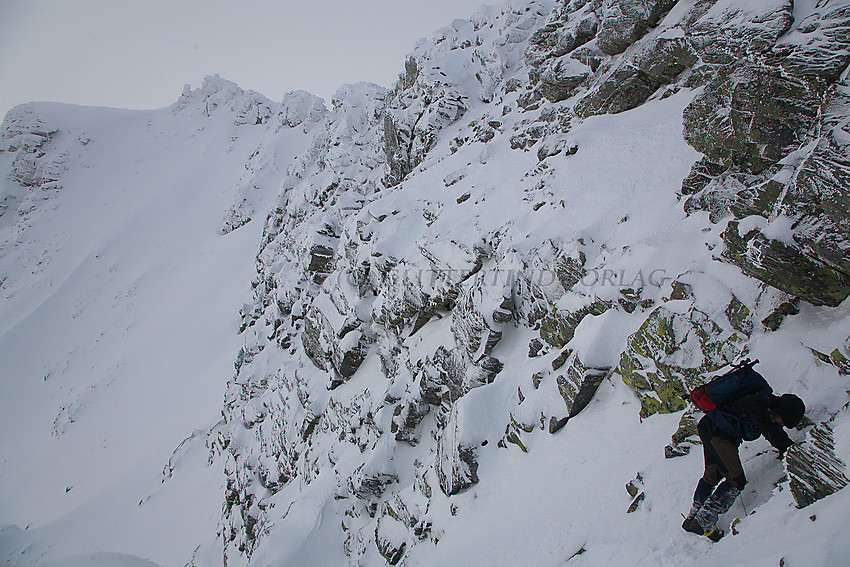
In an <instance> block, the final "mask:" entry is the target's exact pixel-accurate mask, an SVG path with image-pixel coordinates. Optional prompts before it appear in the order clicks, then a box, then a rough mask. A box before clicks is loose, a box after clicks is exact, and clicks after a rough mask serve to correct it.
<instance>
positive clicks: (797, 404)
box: [773, 394, 806, 427]
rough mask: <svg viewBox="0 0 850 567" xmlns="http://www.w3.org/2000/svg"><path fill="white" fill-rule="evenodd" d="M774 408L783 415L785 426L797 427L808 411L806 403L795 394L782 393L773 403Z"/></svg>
mask: <svg viewBox="0 0 850 567" xmlns="http://www.w3.org/2000/svg"><path fill="white" fill-rule="evenodd" d="M773 410H774V411H775V412H776V413H778V414H779V415H780V417H782V423H784V424H785V427H797V424H798V423H800V421H802V420H803V414H805V413H806V404H804V403H803V400H801V399H800V398H798V397H797V396H795V395H794V394H782V395H781V396H779V398H777V399H776V401H775V402H774V403H773Z"/></svg>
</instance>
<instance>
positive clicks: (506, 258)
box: [21, 0, 850, 565]
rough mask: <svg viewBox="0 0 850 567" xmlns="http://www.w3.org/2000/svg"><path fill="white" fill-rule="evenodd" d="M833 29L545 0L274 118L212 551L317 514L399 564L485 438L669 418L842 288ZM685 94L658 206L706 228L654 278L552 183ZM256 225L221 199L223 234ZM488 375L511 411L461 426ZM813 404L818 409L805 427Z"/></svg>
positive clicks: (236, 558) (481, 18)
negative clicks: (595, 412) (598, 414)
mask: <svg viewBox="0 0 850 567" xmlns="http://www.w3.org/2000/svg"><path fill="white" fill-rule="evenodd" d="M848 33H850V7H848V5H847V3H846V2H840V1H832V0H826V1H820V2H816V3H815V2H808V3H801V2H798V3H797V4H796V5H795V4H793V3H792V2H790V1H787V0H776V1H767V0H765V1H762V2H758V3H753V4H752V5H749V4H744V3H741V2H734V1H732V0H716V1H711V0H700V1H697V2H675V1H671V0H620V1H615V0H589V1H586V0H585V1H582V0H572V1H566V0H565V1H560V2H556V3H554V4H553V3H551V2H542V1H533V2H527V3H520V4H514V5H512V6H509V7H505V8H501V9H494V8H488V9H485V10H482V11H481V12H479V13H478V14H476V15H475V16H474V17H473V18H472V19H471V20H469V21H461V20H458V21H456V22H454V23H453V24H452V25H451V26H449V27H447V28H444V29H443V30H440V31H439V32H438V33H437V35H436V36H435V37H434V38H433V39H431V40H428V41H424V42H422V43H420V44H419V45H418V46H417V47H416V49H415V50H414V51H413V53H412V54H411V55H410V56H409V58H408V60H407V63H406V65H405V70H404V73H403V74H402V75H401V76H400V77H399V81H398V83H397V84H396V85H395V86H394V88H393V89H391V90H386V89H384V88H381V87H378V86H375V85H352V86H346V87H344V88H343V89H341V90H340V91H339V92H338V93H337V95H336V96H335V97H334V100H333V101H332V108H331V109H325V108H323V107H322V106H321V105H320V104H319V103H318V102H316V101H311V100H310V99H309V97H302V98H299V101H298V104H296V105H294V106H295V107H297V108H301V109H304V112H303V113H302V114H303V116H304V117H299V118H297V119H293V118H291V117H286V118H280V120H281V124H284V123H286V124H288V125H289V126H293V125H296V124H295V123H297V124H301V122H302V121H303V120H310V121H312V123H314V124H316V125H317V126H316V127H315V130H314V131H315V132H316V134H315V135H314V137H313V138H312V142H311V143H310V146H309V147H308V148H307V149H306V150H305V151H304V152H303V153H301V154H300V155H299V157H298V158H297V159H296V160H295V161H294V162H292V163H291V164H290V165H289V166H288V169H287V172H286V177H285V179H284V181H283V184H282V190H281V193H280V197H279V199H278V201H277V203H276V205H275V206H274V208H273V210H272V212H271V213H270V214H269V216H268V218H267V219H266V224H265V231H264V234H263V239H262V244H261V247H260V250H259V252H258V255H257V278H256V280H255V281H254V283H253V287H254V302H253V304H252V305H246V306H245V307H244V308H243V310H242V317H243V328H242V333H243V339H244V341H243V342H244V346H243V348H242V349H241V351H240V352H239V354H238V357H237V361H236V376H235V378H234V379H233V380H232V381H231V382H230V383H229V384H228V388H227V393H226V396H225V406H224V419H223V420H222V422H221V423H220V424H219V425H218V426H217V427H216V429H215V430H214V431H213V432H212V435H211V439H212V440H213V441H212V458H214V459H225V460H226V470H227V474H228V479H227V491H226V496H225V504H224V514H223V518H222V523H221V536H222V538H223V540H224V543H225V558H226V561H227V564H229V565H230V564H238V563H241V562H245V561H247V560H248V559H249V558H250V557H252V556H253V555H254V554H256V553H259V554H260V557H265V558H268V557H269V555H268V553H270V551H268V549H270V548H268V549H267V548H265V547H264V545H265V544H267V543H268V542H270V541H272V540H273V538H274V537H283V535H282V534H286V533H292V530H295V531H297V529H295V528H293V527H292V526H294V525H295V524H294V523H288V522H296V521H298V522H301V523H304V522H306V523H308V524H309V523H312V522H314V521H316V519H317V518H319V517H321V516H322V514H324V513H326V511H327V510H333V514H334V517H335V518H336V520H337V521H336V523H337V524H339V525H338V527H337V528H335V529H336V535H335V536H334V537H335V539H336V541H338V542H340V543H341V545H342V546H343V547H344V550H345V553H346V555H347V556H348V558H349V561H350V564H352V565H359V564H372V563H374V562H376V561H385V562H387V563H389V564H393V565H394V564H403V563H404V561H405V558H406V557H408V556H410V555H411V553H412V550H413V549H414V548H416V547H417V546H421V545H425V544H426V543H429V542H430V544H431V545H433V544H435V543H437V542H439V540H440V539H441V537H442V530H443V526H441V525H439V523H436V524H435V522H438V521H439V517H440V515H439V514H437V513H436V511H435V510H436V509H437V508H438V507H440V506H444V505H445V506H448V507H450V508H451V507H453V506H454V504H452V499H451V497H452V496H454V495H456V494H459V493H461V492H463V491H466V490H468V489H470V487H473V486H475V485H476V483H478V482H479V478H480V473H481V471H480V470H479V468H480V466H481V464H480V459H479V454H480V452H481V451H483V450H490V448H492V447H493V446H495V447H498V448H500V449H502V450H516V451H528V450H529V449H530V448H531V447H532V446H533V443H534V440H535V436H537V435H540V434H542V433H540V432H541V431H547V430H548V431H550V432H555V431H557V430H558V429H560V428H561V427H563V426H564V424H565V423H566V421H567V420H568V419H569V418H571V417H574V416H576V415H577V414H578V413H579V412H580V411H582V409H583V408H585V407H586V406H587V405H588V403H589V402H590V401H591V400H592V398H593V395H594V393H595V391H596V390H597V388H599V387H600V384H602V383H603V382H604V381H605V380H622V381H623V382H625V383H626V384H628V385H629V386H630V387H631V388H632V389H633V390H634V393H635V394H636V396H637V398H638V399H639V401H640V415H641V417H642V418H649V417H650V416H652V415H653V414H656V413H671V412H681V411H683V410H686V407H685V404H684V402H683V401H682V399H681V397H680V396H681V394H683V393H685V392H686V391H687V389H689V388H690V387H693V386H694V385H696V384H698V383H699V382H700V381H701V380H703V379H704V377H705V376H706V375H708V374H710V373H712V372H715V371H718V370H721V369H722V368H723V367H725V366H726V365H728V364H729V363H731V362H733V361H734V360H736V359H737V358H739V357H741V356H743V355H745V354H748V353H750V352H751V351H752V350H754V349H755V350H757V347H758V342H759V340H760V339H761V338H762V337H764V336H766V335H767V334H769V333H772V332H775V331H777V330H778V329H780V328H781V326H782V323H783V319H784V318H787V317H789V316H793V315H794V314H796V313H798V312H799V310H800V308H801V304H807V305H812V306H828V307H836V306H838V305H839V304H841V303H842V302H843V301H844V300H845V299H846V297H847V296H848V294H850V266H848V265H847V254H846V250H847V248H848V246H850V241H848V225H847V223H848V220H847V219H848V213H850V208H848V198H850V197H848V188H850V184H848V182H847V180H848V178H850V176H848V173H850V165H849V164H850V161H849V160H850V157H849V156H850V154H848V144H850V134H848V127H847V124H848V120H850V114H848V112H847V109H848V106H847V104H846V99H847V89H848V88H850V87H848V85H847V83H846V73H845V69H846V67H847V63H848V49H847V47H848V43H850V42H849V41H848V36H847V34H848ZM675 101H683V102H682V105H681V113H680V117H678V116H677V117H675V118H676V120H678V121H679V124H680V126H679V132H681V136H682V137H683V138H684V142H686V143H687V144H688V145H689V146H690V148H691V149H689V148H687V146H685V145H684V142H682V143H681V148H682V149H680V150H677V151H680V152H681V155H682V156H693V153H688V152H692V151H693V150H695V151H696V152H697V153H698V154H699V156H698V158H697V159H696V160H693V159H692V160H691V161H690V162H688V163H687V164H686V165H687V167H690V173H688V171H687V169H685V170H684V171H682V174H681V175H680V176H679V177H678V179H676V173H677V172H679V171H680V169H681V168H679V169H675V171H673V172H672V173H668V172H667V170H663V169H659V170H658V171H656V172H654V174H655V175H656V179H657V180H659V182H660V183H661V184H662V187H661V189H659V193H658V195H662V194H669V196H670V197H671V201H670V203H673V204H674V205H675V199H676V198H678V199H679V204H678V205H676V206H677V207H678V209H679V210H680V211H681V210H682V209H683V210H684V213H685V214H686V215H688V216H687V217H685V216H683V217H682V218H681V219H677V220H674V221H668V222H670V223H672V222H675V223H679V225H677V226H692V225H691V224H689V223H698V222H702V221H701V220H700V219H707V221H706V222H707V223H708V225H707V226H705V227H702V228H700V229H694V233H699V232H700V231H701V232H702V233H703V234H706V235H707V236H706V239H705V242H704V243H703V245H702V246H700V247H698V248H693V249H690V250H688V251H687V252H684V253H683V256H679V257H678V258H679V260H676V261H674V262H672V263H671V265H669V266H665V267H664V269H663V270H661V271H659V272H658V273H656V271H651V270H650V269H646V270H645V271H644V270H641V269H637V268H643V267H645V266H648V265H651V262H652V261H658V259H659V258H664V257H665V256H669V255H670V252H671V250H673V244H672V243H671V242H672V241H665V240H663V236H661V235H662V234H663V233H664V231H660V232H659V231H658V229H657V227H656V226H654V224H653V219H649V220H645V219H634V218H630V216H629V212H630V211H629V208H628V205H629V201H628V198H625V201H626V202H625V204H624V205H622V206H621V207H616V206H615V207H612V208H610V209H609V208H606V207H601V206H597V207H596V208H593V207H592V206H587V210H584V211H580V212H579V215H583V216H585V217H593V215H594V214H598V215H600V216H599V218H598V221H597V222H596V223H595V224H594V223H593V222H591V223H589V224H583V225H582V224H578V225H576V226H569V225H568V226H566V227H564V226H563V225H562V224H561V223H559V219H560V218H563V216H559V215H567V214H568V213H566V212H563V211H567V210H569V207H572V206H575V203H576V199H575V198H574V197H572V196H571V195H570V194H569V193H568V192H567V191H565V190H564V189H563V187H564V185H565V184H566V183H567V180H568V177H567V176H568V175H569V173H561V172H562V171H567V172H568V171H569V169H568V168H569V167H570V164H571V163H574V162H572V161H571V160H577V159H580V158H581V156H582V155H583V150H584V151H589V150H588V149H587V148H588V147H591V146H592V141H591V140H590V139H589V138H588V136H586V135H583V132H585V130H583V128H589V127H590V126H589V125H594V124H601V123H602V122H600V120H603V119H604V117H605V116H611V115H618V114H621V113H624V112H626V111H629V110H635V109H639V108H648V107H650V106H651V105H663V104H669V105H671V106H669V107H665V108H668V109H672V108H676V107H675ZM205 104H209V103H205ZM668 112H669V110H668ZM272 114H273V112H272V111H271V110H270V107H268V106H265V105H263V104H251V105H248V106H247V107H246V109H244V112H242V111H240V116H241V115H244V116H245V117H246V119H248V120H255V119H256V120H259V121H260V122H262V121H263V120H270V119H272V118H271V117H272ZM647 132H648V133H647V135H652V132H654V131H650V130H649V129H647ZM45 135H47V134H45ZM658 135H660V134H658ZM623 136H627V134H623ZM636 139H637V137H636ZM679 141H681V140H679ZM679 141H677V142H676V143H679ZM33 147H36V146H33ZM671 147H672V146H671ZM677 147H678V146H677ZM493 156H499V159H500V160H501V159H509V160H510V161H509V163H507V164H499V165H498V166H497V164H495V163H494V162H493V161H491V160H494V159H495V158H494V157H493ZM505 156H511V157H509V158H505ZM573 156H575V158H573ZM257 159H258V160H260V161H258V164H260V163H262V161H261V160H262V159H263V158H262V152H260V154H258V158H257ZM581 159H583V158H581ZM682 159H683V160H684V159H685V158H684V157H683V158H682ZM485 166H486V167H485ZM30 169H32V168H29V169H27V168H26V167H23V166H22V168H21V170H22V171H29V170H30ZM262 169H263V168H262V167H257V168H254V169H253V173H252V175H253V174H259V173H257V172H261V171H262ZM491 169H492V171H495V172H498V175H502V176H503V177H504V178H503V179H500V180H495V179H494V174H493V173H492V172H491V171H490V170H491ZM250 183H251V181H250V176H249V177H248V178H246V186H250ZM635 198H636V199H640V198H641V197H639V196H638V197H635ZM565 200H566V201H571V202H570V203H569V205H566V204H565ZM507 203H510V205H506V204H507ZM515 203H519V204H518V205H515ZM579 206H582V205H579ZM665 206H670V209H669V210H671V211H672V210H674V207H673V205H669V204H668V205H665ZM246 211H247V209H246ZM252 215H253V211H252V212H242V209H241V208H240V207H239V206H238V205H237V206H236V207H235V208H234V210H233V214H232V215H231V218H232V219H233V220H231V221H228V223H226V227H225V229H226V230H233V229H237V228H238V226H240V223H242V222H243V221H244V220H245V219H247V218H249V217H251V216H252ZM567 218H574V217H569V216H568V217H567ZM579 218H580V217H579ZM461 219H466V222H465V223H464V221H463V220H461ZM574 220H575V221H576V222H578V218H575V219H574ZM594 220H595V219H594ZM629 226H631V227H634V226H637V228H631V229H629V230H630V232H625V231H626V228H617V227H629ZM672 226H673V225H672V224H670V225H668V230H673V229H672V228H670V227H672ZM693 226H696V225H695V224H694V225H693ZM612 227H613V228H612ZM618 230H620V231H621V232H618ZM688 230H690V229H688ZM689 234H690V233H689ZM623 235H626V236H623ZM624 238H626V239H627V240H624ZM668 238H669V237H668ZM636 258H643V259H644V260H645V261H644V262H643V263H641V262H639V261H638V260H636ZM600 282H601V283H600ZM606 282H607V284H609V285H605V284H606ZM603 337H604V338H605V339H604V340H603ZM608 337H613V338H608ZM517 345H519V346H517ZM518 350H520V351H522V355H523V359H524V360H523V364H522V365H519V364H518V363H517V362H515V359H516V352H517V351H518ZM828 350H829V351H830V352H832V353H833V354H832V355H824V356H822V357H818V358H817V360H818V361H819V363H820V364H826V365H828V367H829V368H832V369H833V370H834V372H835V373H836V374H837V373H838V372H839V371H841V372H844V370H842V368H843V367H842V366H841V364H842V363H841V362H840V361H842V360H845V359H846V356H848V355H850V352H848V350H847V344H846V341H844V340H840V341H839V342H838V343H837V344H834V345H831V346H830V348H829V349H828ZM526 351H527V354H526ZM814 361H815V359H814V358H812V359H811V362H812V363H814ZM520 369H523V370H520ZM789 385H790V384H789ZM486 392H499V393H500V395H502V396H509V397H510V403H509V404H507V407H508V408H509V409H507V410H504V411H503V410H502V409H501V408H502V407H503V406H501V405H497V406H495V408H491V409H492V411H491V414H490V415H488V416H487V418H486V419H485V420H484V422H485V423H486V425H485V426H481V425H479V426H474V427H473V426H472V425H471V424H472V423H473V422H474V421H475V420H476V419H481V414H482V413H485V412H487V409H486V408H487V405H486V400H487V396H488V395H494V394H487V393H486ZM556 402H557V403H556ZM830 403H831V402H830V401H829V400H827V399H816V400H810V407H813V408H815V409H814V411H813V413H812V414H811V417H812V419H813V420H816V421H817V420H824V421H825V420H826V419H827V418H828V417H830V415H832V414H833V413H834V412H835V411H837V410H838V408H835V407H831V406H830ZM693 423H694V417H693V415H692V414H691V413H690V412H685V413H683V415H682V419H681V422H680V428H679V430H678V431H676V432H675V433H673V434H672V439H671V444H670V445H668V447H667V448H666V449H665V452H666V455H667V456H668V457H675V456H679V455H684V454H687V453H688V451H689V450H690V447H691V446H692V445H693V437H692V435H693V433H694V431H693ZM818 427H819V428H821V429H819V430H818V431H821V433H812V435H814V439H815V440H814V441H811V443H814V444H815V445H816V446H817V454H818V455H822V453H823V452H824V451H825V452H826V453H829V450H830V449H829V447H828V443H825V442H822V441H820V440H821V439H824V438H825V435H826V434H827V433H828V432H829V431H830V430H829V428H828V425H821V426H818ZM824 432H826V433H824ZM485 448H486V449H485ZM661 449H662V448H659V450H661ZM792 454H793V455H794V460H793V462H789V463H788V467H789V474H790V476H791V478H792V480H791V484H792V490H795V491H796V490H797V489H796V488H795V487H796V486H800V485H816V484H817V482H816V478H817V477H818V475H819V474H820V473H818V472H817V470H819V469H818V467H817V466H814V467H808V466H807V465H805V464H800V463H805V462H807V457H806V455H807V452H806V451H805V450H801V451H799V452H795V453H792ZM812 460H816V461H817V462H819V463H824V462H826V463H830V464H829V467H827V468H829V470H834V468H835V467H836V466H837V467H838V468H839V469H840V466H839V465H834V460H833V459H831V458H828V457H823V456H817V457H813V458H811V459H809V461H812ZM830 467H831V468H830ZM821 468H823V467H821ZM812 471H815V472H812ZM830 474H832V473H830ZM807 475H808V476H807ZM833 477H834V478H839V479H840V478H842V476H841V474H840V473H835V474H833ZM800 478H806V479H807V480H803V481H801V480H800ZM839 484H841V483H839ZM842 486H843V484H842ZM798 492H799V491H798ZM305 494H308V495H309V496H308V497H305V496H304V495H305ZM806 498H809V497H806ZM807 501H808V500H806V502H807ZM637 505H639V502H636V506H637ZM451 509H452V514H454V513H455V511H454V508H451ZM379 557H381V558H382V559H378V558H379ZM260 561H262V559H260Z"/></svg>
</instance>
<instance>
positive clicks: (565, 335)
mask: <svg viewBox="0 0 850 567" xmlns="http://www.w3.org/2000/svg"><path fill="white" fill-rule="evenodd" d="M612 307H613V303H612V302H610V301H607V300H601V299H596V300H591V299H588V301H587V304H586V305H585V306H584V307H582V308H580V309H576V310H575V311H569V312H562V311H559V310H557V309H554V308H553V309H552V310H551V311H550V312H549V313H548V314H547V315H546V316H544V317H543V320H542V321H541V322H540V338H541V339H543V341H545V342H546V344H548V345H550V346H552V347H554V348H564V346H566V344H567V343H568V342H570V341H571V340H572V338H573V336H574V335H575V331H576V328H577V327H578V325H579V323H581V322H582V320H583V319H584V318H585V317H587V316H588V315H601V314H603V313H605V312H606V311H607V310H609V309H611V308H612Z"/></svg>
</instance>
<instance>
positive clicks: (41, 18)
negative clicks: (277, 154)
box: [0, 0, 501, 115]
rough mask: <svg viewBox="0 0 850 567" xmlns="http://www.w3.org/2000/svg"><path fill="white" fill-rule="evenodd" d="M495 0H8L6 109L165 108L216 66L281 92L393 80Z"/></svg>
mask: <svg viewBox="0 0 850 567" xmlns="http://www.w3.org/2000/svg"><path fill="white" fill-rule="evenodd" d="M485 3H491V4H500V3H501V2H500V1H498V0H497V1H495V2H494V1H490V2H487V0H427V1H423V0H349V1H345V0H282V1H278V2H274V1H272V0H242V1H237V0H141V1H138V0H137V1H133V2H130V1H126V0H0V115H3V114H5V113H6V111H8V110H9V109H10V108H11V107H13V106H15V105H16V104H20V103H23V102H30V101H37V100H50V101H58V102H70V103H74V104H84V105H93V106H115V107H121V108H138V109H145V108H159V107H163V106H167V105H169V104H171V103H172V102H174V101H175V100H177V97H178V96H179V94H180V92H181V90H182V89H183V85H185V84H187V83H188V84H191V85H192V87H193V88H197V87H198V86H200V83H201V79H202V78H203V77H204V76H205V75H211V74H215V73H218V74H219V75H221V76H222V77H223V78H225V79H229V80H231V81H235V82H236V83H238V84H239V86H241V87H243V88H246V89H253V90H255V91H258V92H260V93H262V94H264V95H266V96H267V97H269V98H271V99H273V100H281V98H282V97H283V94H284V93H286V92H288V91H290V90H294V89H303V90H307V91H310V92H312V93H314V94H316V95H319V96H321V97H324V98H326V99H327V98H330V96H331V95H332V94H333V93H334V92H335V91H336V89H337V88H338V87H339V86H340V85H342V84H343V83H349V82H357V81H371V82H375V83H378V84H381V85H384V86H388V87H389V86H391V85H392V83H393V82H394V81H395V79H396V77H397V75H398V73H400V72H401V71H403V68H404V65H403V63H404V56H405V55H406V54H407V53H408V52H410V51H411V50H412V48H413V45H414V43H415V42H416V40H417V39H418V38H420V37H423V36H430V35H431V33H432V32H434V31H436V30H437V29H438V28H440V27H442V26H445V25H448V24H450V23H451V21H452V20H454V19H455V18H468V17H469V16H470V15H471V14H472V13H473V12H474V11H475V10H476V9H477V8H478V7H479V6H480V5H482V4H485Z"/></svg>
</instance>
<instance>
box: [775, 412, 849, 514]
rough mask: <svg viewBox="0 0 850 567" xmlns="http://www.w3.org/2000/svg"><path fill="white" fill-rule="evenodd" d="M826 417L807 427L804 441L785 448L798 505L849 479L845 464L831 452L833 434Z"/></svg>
mask: <svg viewBox="0 0 850 567" xmlns="http://www.w3.org/2000/svg"><path fill="white" fill-rule="evenodd" d="M830 421H831V420H829V421H825V422H822V423H819V424H818V425H817V426H815V427H813V428H812V429H810V430H809V432H808V434H807V435H806V442H805V443H802V444H800V445H794V446H792V447H791V448H789V449H788V453H787V454H786V456H785V470H786V471H787V472H788V477H789V479H790V482H789V486H790V488H791V494H792V495H793V496H794V501H795V502H796V503H797V507H798V508H805V507H806V506H810V505H811V504H814V503H815V502H817V501H818V500H820V499H822V498H826V497H827V496H829V495H830V494H833V493H835V492H838V491H839V490H841V489H842V488H844V487H845V486H847V483H848V482H850V481H848V479H847V475H846V474H845V473H846V470H847V465H846V463H844V462H843V461H841V459H839V458H838V457H836V456H835V438H834V435H833V430H832V427H831V424H830Z"/></svg>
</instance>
